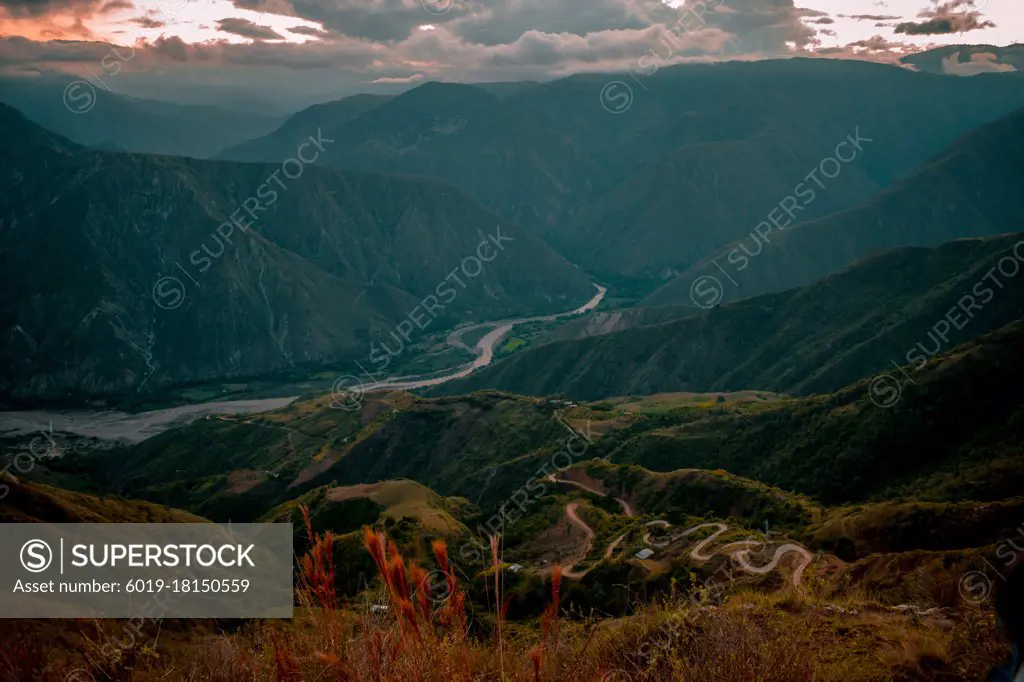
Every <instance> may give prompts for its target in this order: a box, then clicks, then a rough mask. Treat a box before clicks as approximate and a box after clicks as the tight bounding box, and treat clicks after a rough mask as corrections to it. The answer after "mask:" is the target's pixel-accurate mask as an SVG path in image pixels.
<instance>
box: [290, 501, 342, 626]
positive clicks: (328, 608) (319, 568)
mask: <svg viewBox="0 0 1024 682" xmlns="http://www.w3.org/2000/svg"><path fill="white" fill-rule="evenodd" d="M299 509H300V511H301V512H302V521H303V523H304V524H305V526H306V536H307V537H308V538H309V542H310V548H309V551H308V552H307V553H306V555H305V556H304V557H302V559H301V560H300V562H299V565H300V567H301V569H302V578H303V580H302V584H303V585H304V586H305V589H304V591H305V593H306V594H305V597H306V599H307V600H308V601H309V603H310V604H311V605H314V606H316V605H317V604H319V606H320V609H321V617H322V618H323V628H324V633H325V634H326V635H327V636H328V637H330V638H331V640H332V645H333V636H334V632H335V628H334V627H333V625H334V623H333V621H334V617H335V615H336V612H337V610H338V596H337V592H336V590H335V570H334V535H333V534H332V533H331V532H330V531H327V532H326V533H324V534H323V535H320V534H318V533H314V532H313V522H312V520H311V519H310V515H309V508H308V507H307V506H306V505H302V506H301V507H299Z"/></svg>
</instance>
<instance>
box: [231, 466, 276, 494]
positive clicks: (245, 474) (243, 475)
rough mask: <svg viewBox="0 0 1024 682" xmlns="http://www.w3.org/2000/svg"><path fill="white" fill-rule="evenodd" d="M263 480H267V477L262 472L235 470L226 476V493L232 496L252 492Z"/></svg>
mask: <svg viewBox="0 0 1024 682" xmlns="http://www.w3.org/2000/svg"><path fill="white" fill-rule="evenodd" d="M265 480H267V475H266V474H264V473H263V472H262V471H257V470H256V469H236V470H235V471H232V472H231V473H230V474H228V486H229V487H228V492H229V493H231V494H232V495H241V494H242V493H246V492H248V491H250V490H252V489H253V488H255V487H256V486H258V485H259V484H260V483H263V481H265Z"/></svg>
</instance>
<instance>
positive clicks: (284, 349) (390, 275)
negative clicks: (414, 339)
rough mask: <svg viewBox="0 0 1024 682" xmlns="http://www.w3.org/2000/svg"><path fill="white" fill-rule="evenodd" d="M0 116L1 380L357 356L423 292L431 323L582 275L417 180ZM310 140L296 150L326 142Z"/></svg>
mask: <svg viewBox="0 0 1024 682" xmlns="http://www.w3.org/2000/svg"><path fill="white" fill-rule="evenodd" d="M0 130H2V132H0V151H2V153H3V156H4V159H5V163H4V164H3V165H2V166H0V245H2V248H0V271H2V273H3V274H2V275H0V329H2V330H3V337H2V339H3V340H2V342H0V368H2V370H0V374H2V377H3V378H2V384H0V393H2V394H4V395H7V396H13V397H60V396H67V395H96V394H105V393H112V392H126V391H140V390H149V389H151V388H153V387H156V386H161V385H170V384H175V383H181V382H189V381H200V380H205V379H212V378H224V377H229V376H252V375H255V374H267V373H274V372H290V371H294V370H295V368H297V367H305V366H317V365H322V364H323V363H328V362H341V361H349V360H351V359H352V358H357V359H361V358H365V357H366V356H367V354H368V353H369V352H370V344H371V341H373V340H374V339H377V338H380V337H382V336H385V335H387V334H388V333H389V332H393V330H394V326H395V324H396V323H398V322H399V321H401V320H402V319H404V318H406V317H407V316H408V315H409V314H410V311H413V310H414V309H415V308H416V307H417V305H419V304H420V303H421V302H422V301H424V300H428V297H430V296H433V297H434V300H433V301H432V302H431V303H432V304H435V305H434V307H433V310H434V312H432V313H430V317H426V319H427V320H433V319H434V318H436V319H437V320H438V321H437V322H433V323H432V324H433V325H434V329H433V330H432V331H443V329H445V327H446V326H453V325H454V324H456V323H458V322H461V321H467V320H469V321H476V320H479V319H498V318H501V317H507V316H513V315H518V314H522V313H527V312H555V311H561V310H567V309H572V308H573V307H575V306H576V305H579V304H580V303H582V302H584V301H586V300H587V299H588V298H589V297H590V296H591V295H592V293H593V287H592V286H591V285H590V283H589V280H588V278H587V277H586V276H585V275H584V274H583V273H582V272H580V271H579V270H578V269H576V268H575V267H573V266H572V265H570V264H569V263H568V262H567V261H566V260H565V259H563V258H562V257H561V256H559V255H557V254H556V253H554V252H553V251H552V250H551V249H550V248H549V247H548V246H547V245H545V244H544V243H543V242H541V241H540V240H539V239H537V238H536V237H534V236H532V235H531V234H530V233H529V232H527V231H525V230H523V229H521V228H518V227H516V226H514V225H511V224H509V223H508V222H506V221H503V220H501V219H500V218H498V217H497V216H494V215H493V214H491V213H489V212H487V211H486V210H484V209H482V208H480V207H479V206H478V205H476V204H475V203H474V202H473V201H471V200H470V199H468V198H467V197H465V196H464V195H463V194H461V193H460V192H458V191H457V190H454V189H452V188H450V187H448V186H445V185H441V184H439V183H437V182H435V181H432V180H427V179H419V180H416V179H405V178H397V177H383V176H372V175H365V174H358V173H341V172H338V171H335V170H332V169H330V168H326V167H323V166H322V163H317V164H314V165H306V166H302V165H301V164H299V163H298V162H297V161H296V162H294V163H295V164H296V165H297V166H298V167H299V170H298V171H296V165H289V166H287V167H286V168H285V169H284V171H283V172H282V166H281V164H280V163H278V164H277V165H265V164H238V163H226V162H214V161H199V160H194V159H186V158H177V157H164V156H151V155H143V156H139V155H132V154H125V153H117V152H106V151H93V150H89V149H85V148H83V147H81V146H79V145H76V144H74V143H72V142H70V141H68V140H66V139H65V138H63V137H60V136H59V135H56V134H53V133H50V132H48V131H46V130H44V129H42V128H40V127H38V126H36V125H35V124H33V123H31V122H29V121H28V120H26V119H25V118H24V117H22V116H21V115H20V114H19V113H18V112H16V111H15V110H13V109H11V108H8V107H2V108H0ZM310 133H312V134H313V137H314V139H316V131H315V130H311V131H310ZM321 144H322V145H323V150H322V151H320V152H316V148H315V147H314V146H313V145H312V144H310V145H308V149H304V150H303V152H302V154H303V155H304V158H307V159H308V158H311V157H310V155H311V154H313V153H314V152H316V153H318V154H322V155H324V156H325V157H327V156H329V155H330V154H332V153H334V149H332V148H331V147H330V146H329V144H330V143H329V142H327V141H324V142H322V143H321ZM296 172H298V173H299V175H298V176H296ZM275 174H276V176H275ZM272 177H276V178H277V180H278V181H280V184H278V183H275V182H273V181H272V180H270V179H269V178H272ZM289 178H292V179H289ZM272 192H273V194H272ZM257 197H259V199H257ZM246 201H249V202H250V203H248V204H246V205H248V206H249V207H250V208H253V207H254V206H258V207H259V208H260V209H261V211H258V212H255V213H252V214H247V213H245V212H243V209H242V207H243V204H244V202H246ZM252 202H256V203H255V204H254V203H252ZM261 202H262V203H261ZM232 215H233V216H234V218H232ZM250 215H251V216H252V218H250V217H249V216H250ZM233 220H234V221H235V222H234V223H232V221H233ZM238 221H241V222H240V223H239V222H238ZM239 225H240V226H239ZM236 226H238V229H234V228H235V227H236ZM246 227H247V228H248V229H243V228H246ZM498 235H500V237H499V236H498ZM498 240H500V243H499V241H498ZM484 243H487V244H488V245H489V246H487V247H486V248H483V258H485V259H490V260H489V261H488V262H486V263H484V262H482V261H481V260H479V259H478V255H477V254H478V253H480V247H481V244H484ZM496 245H497V246H500V247H501V250H499V249H498V248H497V246H496ZM467 258H470V259H471V261H469V264H468V265H467V266H466V267H465V268H464V269H462V270H457V269H458V268H460V267H462V264H463V263H464V261H465V259H467ZM453 272H454V273H455V274H454V275H453V274H452V273H453ZM172 278H173V279H172ZM553 283H554V284H553ZM439 287H440V288H442V289H444V291H443V292H442V291H439ZM439 298H440V299H441V300H440V301H439V300H438V299H439ZM428 302H430V301H429V300H428ZM437 303H440V304H441V307H440V308H438V307H437V306H436V304H437ZM416 316H417V318H418V319H419V322H418V323H417V324H420V325H421V326H422V325H423V323H424V312H423V309H422V307H421V309H420V312H419V313H417V314H416ZM410 324H411V323H407V326H408V325H410ZM416 333H419V330H416ZM389 343H390V344H391V346H392V347H397V346H398V343H397V342H396V341H389Z"/></svg>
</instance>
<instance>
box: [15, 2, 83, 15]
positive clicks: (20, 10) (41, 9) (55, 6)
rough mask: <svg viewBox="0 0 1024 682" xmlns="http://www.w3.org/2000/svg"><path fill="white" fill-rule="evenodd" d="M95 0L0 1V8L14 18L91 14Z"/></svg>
mask: <svg viewBox="0 0 1024 682" xmlns="http://www.w3.org/2000/svg"><path fill="white" fill-rule="evenodd" d="M98 4H99V2H98V1H97V0H0V7H3V8H4V9H6V10H7V13H8V14H10V15H11V16H14V17H39V16H43V15H45V14H53V13H56V12H71V13H73V14H91V13H92V12H93V11H94V10H95V9H96V7H97V5H98Z"/></svg>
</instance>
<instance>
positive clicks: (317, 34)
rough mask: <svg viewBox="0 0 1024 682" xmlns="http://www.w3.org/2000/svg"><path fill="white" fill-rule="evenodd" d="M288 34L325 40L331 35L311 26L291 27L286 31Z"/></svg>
mask: <svg viewBox="0 0 1024 682" xmlns="http://www.w3.org/2000/svg"><path fill="white" fill-rule="evenodd" d="M288 32H289V33H296V34H298V35H302V36H313V37H314V38H327V37H329V36H330V35H331V34H330V33H328V32H327V31H321V30H320V29H318V28H314V27H313V26H292V27H291V28H289V29H288Z"/></svg>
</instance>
